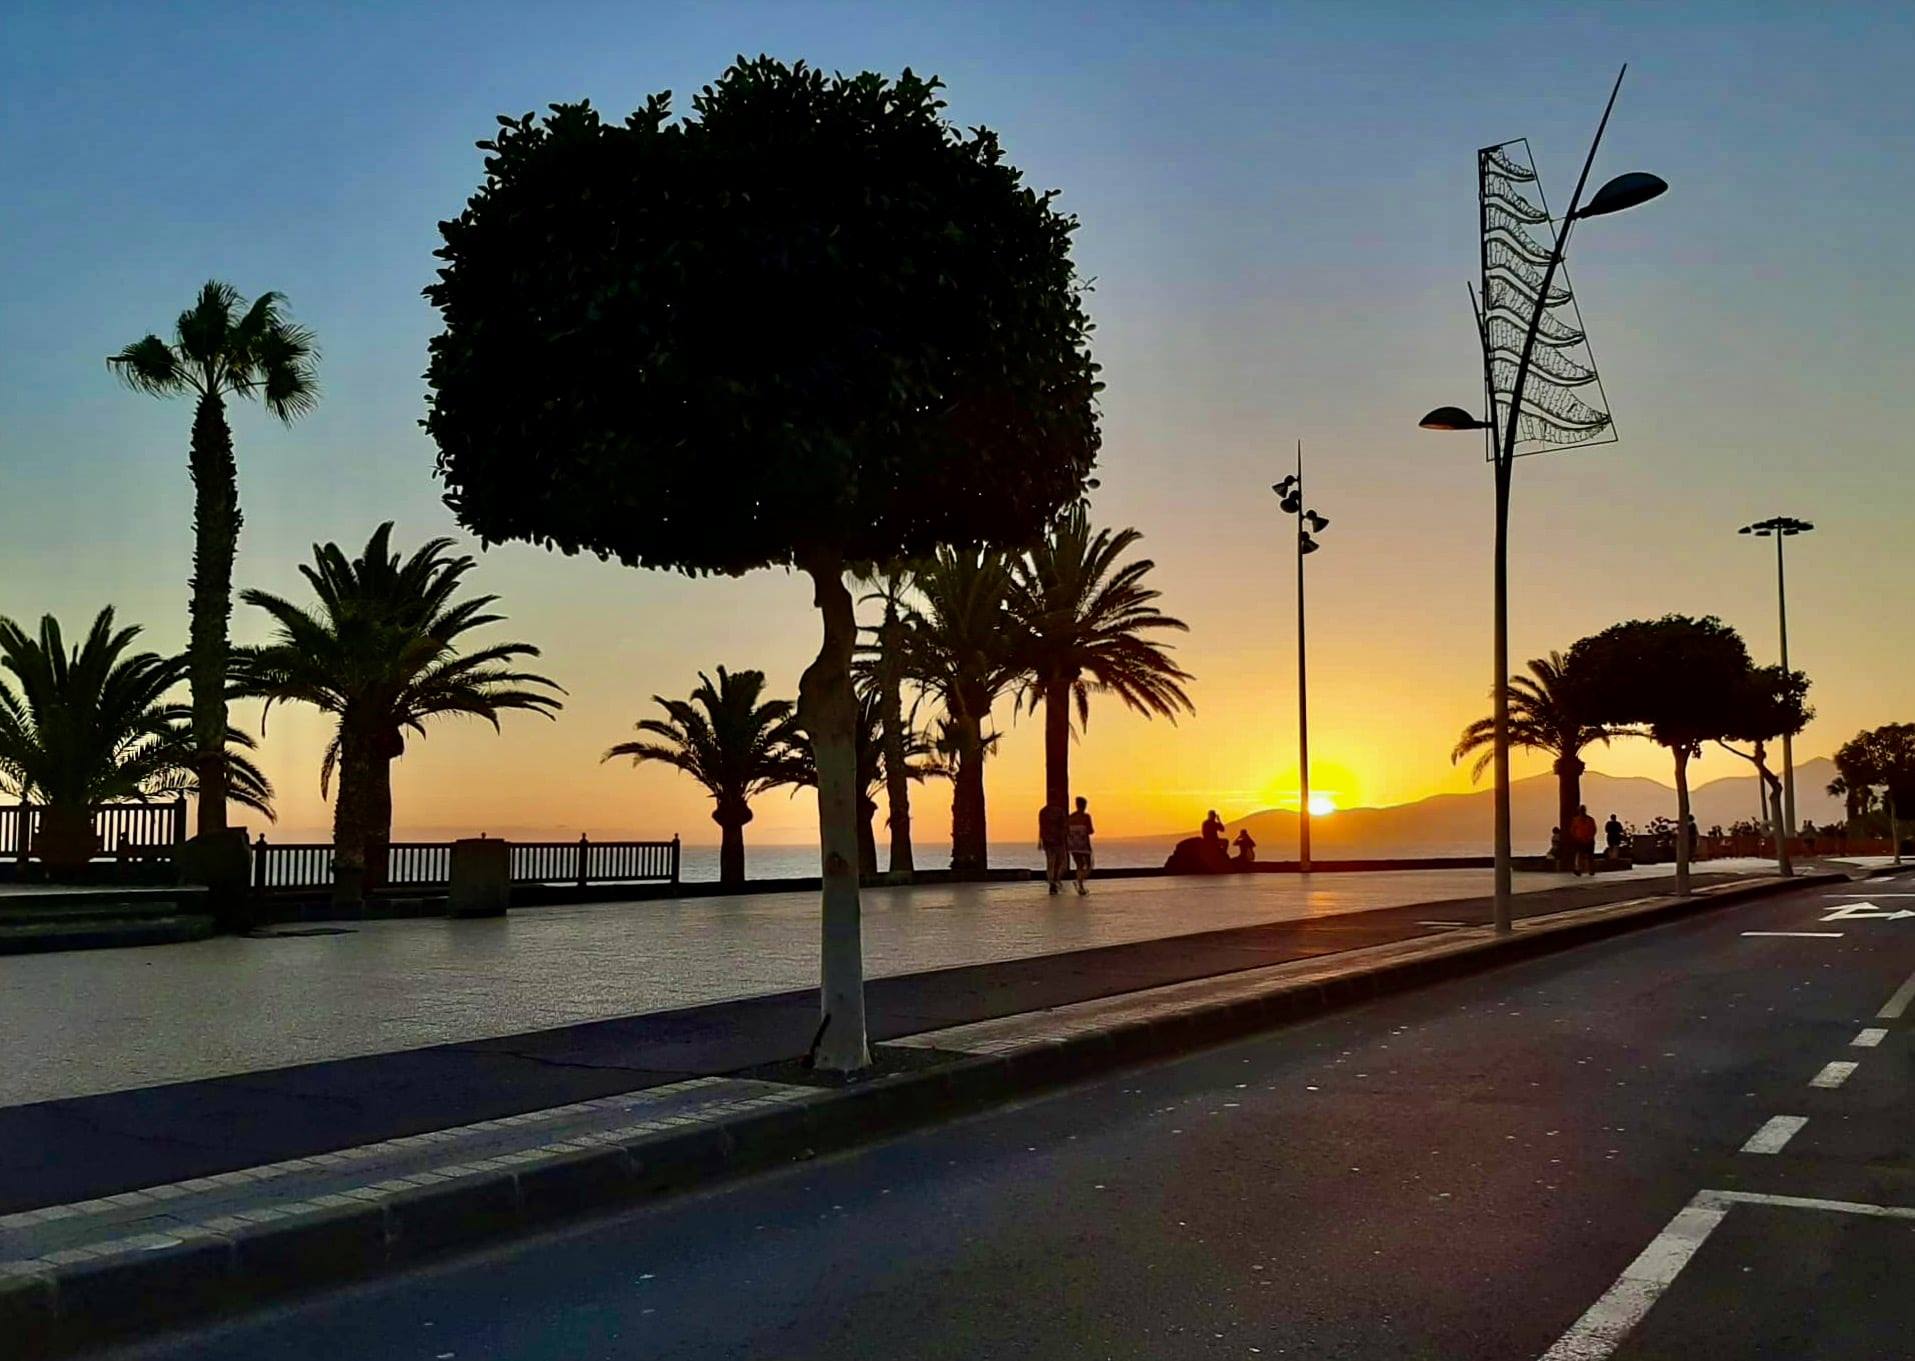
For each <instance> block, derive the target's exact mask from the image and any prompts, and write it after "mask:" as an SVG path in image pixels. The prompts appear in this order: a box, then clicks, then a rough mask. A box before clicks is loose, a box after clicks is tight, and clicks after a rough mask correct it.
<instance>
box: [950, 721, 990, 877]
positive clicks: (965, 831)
mask: <svg viewBox="0 0 1915 1361" xmlns="http://www.w3.org/2000/svg"><path fill="white" fill-rule="evenodd" d="M956 720H957V730H958V753H957V771H956V773H955V775H954V777H953V779H952V781H951V872H952V873H953V874H957V875H980V874H983V873H984V872H985V871H986V870H988V869H989V868H990V851H989V849H988V845H987V842H986V839H985V830H984V827H985V812H984V734H983V725H982V724H981V723H980V722H979V721H978V720H977V719H975V718H972V717H970V716H969V715H966V714H959V715H956Z"/></svg>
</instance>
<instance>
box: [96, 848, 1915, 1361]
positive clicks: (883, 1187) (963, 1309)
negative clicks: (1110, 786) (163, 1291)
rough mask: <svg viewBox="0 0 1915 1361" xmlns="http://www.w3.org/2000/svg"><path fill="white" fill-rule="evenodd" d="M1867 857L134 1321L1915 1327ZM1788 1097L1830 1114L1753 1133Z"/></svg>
mask: <svg viewBox="0 0 1915 1361" xmlns="http://www.w3.org/2000/svg"><path fill="white" fill-rule="evenodd" d="M1852 887H1853V888H1854V889H1856V890H1857V891H1858V892H1859V891H1862V890H1872V891H1873V892H1872V893H1871V895H1870V896H1871V899H1872V900H1873V901H1877V902H1879V903H1881V905H1882V906H1883V907H1885V908H1887V907H1898V906H1908V907H1915V897H1904V898H1900V899H1895V898H1890V897H1888V896H1886V895H1889V894H1895V893H1900V894H1915V876H1911V877H1910V878H1905V879H1903V880H1901V881H1890V882H1881V881H1878V882H1876V883H1874V884H1869V885H1860V884H1858V885H1854V886H1852ZM1831 893H1832V890H1830V889H1828V888H1820V889H1815V890H1809V891H1805V892H1802V893H1797V894H1791V895H1788V896H1786V897H1780V898H1776V899H1771V900H1768V901H1765V902H1760V903H1753V904H1749V905H1746V906H1743V907H1739V908H1732V909H1727V910H1724V911H1720V912H1715V913H1709V914H1705V915H1703V916H1701V917H1697V918H1693V919H1690V920H1688V921H1686V922H1682V923H1677V924H1672V925H1669V926H1664V927H1658V928H1654V929H1651V930H1646V931H1642V932H1637V933H1635V934H1632V935H1628V936H1624V937H1621V938H1618V939H1615V940H1612V941H1608V942H1604V943H1600V944H1596V945H1591V946H1588V947H1585V948H1582V949H1580V950H1576V951H1571V952H1569V953H1566V954H1563V955H1557V956H1551V957H1548V958H1545V959H1540V960H1535V961H1531V962H1528V963H1524V964H1519V965H1513V966H1510V967H1507V968H1503V969H1500V970H1497V971H1494V972H1491V973H1488V974H1483V975H1479V976H1477V977H1474V978H1469V979H1463V980H1459V981H1456V982H1452V983H1447V984H1443V985H1440V986H1436V987H1432V988H1429V989H1425V990H1422V991H1419V992H1415V993H1411V994H1407V995H1402V996H1398V997H1394V998H1389V999H1385V1000H1383V1001H1380V1002H1377V1003H1375V1004H1372V1005H1370V1006H1368V1007H1364V1008H1361V1009H1358V1010H1355V1011H1350V1012H1344V1013H1341V1014H1337V1015H1333V1016H1329V1017H1325V1018H1322V1019H1320V1020H1317V1021H1314V1022H1310V1023H1307V1024H1301V1025H1296V1026H1291V1027H1288V1028H1285V1029H1282V1030H1278V1031H1273V1032H1271V1033H1269V1034H1267V1035H1263V1036H1259V1037H1256V1038H1254V1039H1251V1040H1248V1041H1243V1042H1239V1043H1236V1044H1232V1045H1229V1046H1227V1047H1223V1048H1218V1049H1213V1050H1209V1051H1206V1052H1203V1053H1201V1054H1197V1055H1194V1056H1191V1057H1188V1058H1184V1059H1180V1060H1175V1061H1171V1062H1166V1063H1162V1064H1159V1065H1155V1066H1152V1067H1149V1068H1140V1069H1136V1070H1133V1071H1131V1072H1129V1073H1125V1074H1122V1075H1119V1076H1116V1077H1113V1078H1110V1079H1108V1080H1103V1081H1098V1082H1094V1083H1088V1084H1084V1085H1081V1086H1078V1087H1075V1088H1071V1089H1068V1090H1066V1091H1063V1092H1060V1093H1057V1094H1055V1095H1052V1096H1048V1097H1046V1098H1043V1099H1039V1100H1034V1101H1029V1102H1025V1103H1021V1104H1019V1105H1015V1106H1010V1107H1003V1108H999V1109H996V1110H993V1111H990V1112H987V1113H984V1114H982V1115H979V1116H976V1117H972V1118H970V1119H966V1120H963V1121H959V1122H955V1123H952V1124H949V1125H946V1126H942V1127H939V1128H936V1129H932V1130H927V1131H922V1132H919V1133H916V1134H912V1135H909V1136H906V1137H903V1138H899V1139H896V1140H893V1141H890V1142H887V1143H884V1144H881V1145H877V1146H874V1147H871V1148H868V1149H865V1150H862V1151H859V1152H855V1153H851V1154H847V1155H844V1156H841V1157H837V1158H832V1159H828V1160H821V1161H817V1162H812V1163H803V1164H798V1165H795V1166H793V1167H790V1168H788V1169H785V1170H781V1171H778V1172H775V1173H771V1174H766V1175H763V1176H760V1177H756V1178H753V1179H751V1180H748V1181H744V1182H740V1183H736V1184H734V1185H731V1186H728V1187H724V1188H719V1189H717V1190H714V1191H711V1192H708V1193H704V1194H699V1195H694V1196H686V1197H683V1198H680V1199H677V1200H674V1201H670V1202H665V1203H662V1204H659V1205H655V1206H652V1207H649V1208H646V1209H642V1210H639V1211H636V1212H631V1213H626V1214H622V1215H619V1216H617V1217H615V1218H609V1219H607V1220H605V1221H602V1222H599V1223H596V1224H591V1225H587V1226H582V1227H578V1228H573V1229H569V1230H566V1231H564V1232H561V1233H557V1234H553V1235H550V1236H547V1237H543V1238H540V1239H535V1240H529V1241H526V1242H523V1243H521V1244H518V1245H515V1246H513V1247H510V1248H507V1249H502V1250H498V1251H494V1252H490V1253H487V1254H484V1255H475V1256H472V1257H469V1258H466V1259H461V1260H458V1261H455V1262H451V1263H448V1264H445V1265H442V1266H439V1267H436V1268H433V1269H430V1270H426V1271H420V1272H415V1273H412V1274H409V1275H405V1276H399V1277H394V1278H391V1279H389V1280H386V1281H382V1282H378V1283H373V1284H368V1285H365V1286H361V1287H356V1288H353V1289H351V1290H346V1291H341V1292H337V1293H334V1294H330V1295H327V1296H324V1297H319V1298H314V1299H311V1300H308V1301H304V1302H301V1303H298V1304H294V1305H291V1306H288V1307H284V1308H278V1309H274V1310H271V1311H268V1312H261V1313H258V1314H255V1315H252V1316H249V1317H245V1318H241V1319H238V1320H235V1321H232V1322H229V1323H226V1324H223V1325H220V1326H217V1327H215V1328H211V1329H205V1330H200V1331H197V1332H194V1333H192V1334H190V1335H182V1336H178V1337H174V1338H171V1339H167V1340H164V1341H161V1342H159V1343H156V1344H150V1345H149V1346H148V1347H146V1348H144V1349H142V1350H140V1351H138V1352H137V1353H123V1354H122V1355H138V1356H140V1357H142V1358H149V1359H150V1358H161V1357H164V1358H176V1357H177V1358H186V1357H191V1358H194V1361H226V1359H227V1358H231V1359H232V1361H240V1359H241V1358H244V1361H260V1358H314V1361H337V1358H340V1357H352V1358H355V1361H361V1359H363V1361H384V1359H385V1358H393V1359H395V1361H397V1359H399V1358H404V1359H405V1361H413V1359H414V1358H420V1359H422V1361H457V1359H459V1358H468V1359H470V1361H478V1359H479V1358H488V1359H491V1358H497V1359H498V1361H517V1359H520V1358H524V1359H527V1361H529V1359H531V1358H541V1359H543V1358H553V1361H559V1359H560V1358H563V1359H564V1361H589V1359H592V1358H639V1357H643V1358H658V1359H660V1361H663V1359H665V1358H690V1357H697V1358H716V1357H751V1358H774V1357H775V1358H794V1359H797V1358H819V1359H820V1361H822V1359H823V1358H832V1359H833V1361H859V1359H862V1358H871V1359H872V1361H876V1359H877V1358H884V1359H885V1361H897V1359H898V1358H953V1359H954V1361H955V1359H956V1358H964V1361H975V1358H992V1357H1007V1358H1008V1357H1018V1358H1022V1357H1047V1358H1050V1357H1055V1358H1079V1357H1082V1358H1153V1359H1155V1358H1167V1357H1175V1358H1182V1357H1246V1356H1259V1355H1260V1356H1267V1357H1309V1358H1351V1359H1352V1361H1356V1359H1357V1358H1361V1359H1362V1361H1377V1359H1380V1358H1438V1357H1440V1358H1457V1359H1465V1358H1467V1359H1468V1361H1476V1359H1477V1358H1532V1357H1538V1356H1541V1355H1543V1354H1545V1353H1547V1352H1549V1351H1550V1349H1551V1348H1556V1349H1557V1351H1556V1353H1555V1356H1556V1357H1575V1358H1578V1361H1588V1358H1597V1357H1604V1356H1609V1355H1615V1356H1617V1357H1619V1358H1625V1359H1626V1361H1649V1359H1650V1358H1657V1359H1658V1361H1675V1359H1677V1358H1680V1361H1697V1358H1702V1357H1708V1358H1711V1359H1712V1361H1713V1359H1714V1358H1731V1357H1751V1358H1753V1357H1761V1358H1767V1357H1788V1358H1791V1361H1808V1359H1810V1358H1827V1359H1828V1361H1862V1358H1868V1361H1884V1359H1889V1358H1907V1357H1915V1291H1911V1290H1910V1289H1909V1288H1908V1284H1907V1283H1908V1264H1909V1263H1910V1262H1911V1261H1915V1218H1911V1217H1900V1218H1898V1217H1895V1216H1894V1215H1893V1214H1892V1213H1882V1212H1881V1210H1882V1209H1883V1208H1884V1207H1886V1208H1887V1209H1888V1210H1890V1211H1892V1210H1893V1209H1894V1208H1896V1207H1909V1206H1915V1120H1911V1118H1910V1114H1911V1102H1910V1098H1911V1095H1915V1080H1912V1072H1911V1070H1912V1067H1915V1035H1911V1031H1915V1001H1907V1000H1906V998H1905V1005H1906V1009H1907V1014H1905V1015H1902V1016H1899V1017H1892V1016H1879V1015H1878V1013H1880V1012H1881V1011H1883V1010H1893V1007H1892V999H1893V998H1894V997H1895V996H1897V995H1905V994H1906V993H1908V992H1911V991H1915V986H1911V987H1910V988H1906V989H1905V988H1903V987H1902V985H1903V984H1904V982H1905V981H1906V980H1909V979H1910V978H1911V971H1915V918H1910V919H1903V920H1890V919H1886V918H1882V917H1863V916H1851V917H1849V918H1848V919H1846V920H1838V921H1835V922H1832V923H1825V922H1824V921H1823V918H1824V917H1825V916H1826V915H1827V914H1828V912H1829V911H1830V910H1831V909H1834V908H1837V907H1839V906H1841V905H1843V904H1844V903H1854V902H1857V901H1860V898H1859V897H1853V896H1851V897H1834V896H1827V895H1830V894H1831ZM1749 931H1784V932H1787V931H1795V932H1811V931H1821V932H1840V933H1841V934H1839V935H1818V936H1786V935H1784V936H1767V935H1757V936H1752V935H1744V934H1743V933H1744V932H1749ZM1864 1029H1879V1030H1882V1031H1884V1032H1885V1033H1884V1034H1883V1035H1882V1036H1880V1038H1879V1042H1878V1043H1876V1044H1875V1045H1873V1046H1872V1047H1865V1046H1862V1045H1857V1044H1856V1043H1855V1042H1854V1041H1855V1040H1856V1039H1857V1038H1858V1036H1859V1034H1860V1032H1862V1031H1863V1030H1864ZM1832 1062H1854V1063H1856V1064H1857V1067H1856V1068H1855V1069H1854V1070H1853V1071H1852V1072H1851V1073H1850V1074H1849V1075H1848V1076H1847V1077H1846V1079H1845V1080H1842V1081H1841V1083H1840V1085H1839V1086H1819V1087H1818V1086H1814V1085H1811V1084H1812V1081H1813V1080H1816V1079H1818V1077H1819V1078H1820V1079H1821V1080H1823V1081H1824V1082H1826V1081H1828V1080H1829V1077H1828V1072H1827V1065H1829V1064H1830V1063H1832ZM1778 1116H1794V1117H1804V1118H1806V1123H1804V1124H1802V1125H1800V1126H1799V1127H1796V1128H1795V1132H1794V1133H1793V1134H1792V1135H1791V1136H1790V1137H1789V1139H1788V1141H1787V1142H1786V1144H1784V1145H1783V1146H1782V1147H1781V1150H1780V1151H1779V1152H1776V1153H1768V1154H1764V1153H1750V1152H1742V1151H1740V1150H1741V1149H1742V1147H1743V1145H1744V1144H1745V1142H1747V1141H1748V1140H1750V1138H1751V1136H1752V1135H1755V1134H1756V1132H1757V1131H1758V1130H1760V1129H1763V1128H1764V1127H1765V1126H1770V1128H1771V1130H1772V1131H1773V1130H1774V1129H1775V1128H1776V1127H1775V1126H1773V1125H1771V1124H1770V1122H1771V1121H1772V1120H1773V1119H1774V1118H1775V1117H1778ZM1705 1193H1706V1194H1705ZM1724 1193H1730V1194H1732V1195H1737V1196H1744V1197H1749V1196H1755V1197H1760V1196H1765V1195H1766V1196H1770V1197H1773V1198H1774V1199H1771V1200H1767V1201H1762V1200H1741V1201H1735V1202H1733V1203H1730V1202H1727V1201H1720V1202H1719V1201H1713V1200H1709V1199H1707V1197H1708V1196H1721V1195H1723V1194H1724ZM1699 1195H1704V1199H1703V1200H1702V1201H1700V1202H1699V1201H1698V1196H1699ZM1869 1207H1876V1208H1875V1209H1874V1210H1871V1209H1870V1208H1869ZM1698 1225H1706V1228H1700V1229H1699V1228H1698ZM1632 1264H1633V1265H1632ZM1625 1273H1627V1274H1625ZM1619 1278H1622V1279H1620V1280H1619ZM1645 1282H1646V1284H1645ZM1658 1292H1661V1293H1660V1298H1659V1299H1657V1298H1655V1296H1656V1295H1657V1294H1658ZM1651 1300H1653V1301H1654V1302H1653V1304H1652V1303H1650V1301H1651ZM1592 1306H1595V1308H1594V1310H1593V1312H1591V1313H1590V1317H1585V1315H1586V1311H1592ZM1644 1307H1646V1314H1644V1312H1643V1310H1644ZM1638 1315H1640V1316H1641V1317H1640V1318H1639V1319H1638V1318H1637V1316H1638ZM1619 1319H1620V1320H1622V1324H1623V1326H1622V1328H1620V1329H1618V1327H1617V1326H1616V1325H1617V1321H1618V1320H1619ZM1579 1320H1580V1321H1581V1322H1579ZM1579 1329H1580V1330H1581V1331H1578V1330H1579ZM1619 1331H1620V1332H1621V1333H1622V1336H1621V1338H1620V1345H1619V1347H1618V1346H1617V1336H1616V1334H1617V1333H1618V1332H1619ZM1565 1334H1568V1335H1569V1336H1568V1337H1567V1339H1566V1340H1561V1341H1559V1340H1560V1339H1565ZM1565 1349H1567V1350H1565Z"/></svg>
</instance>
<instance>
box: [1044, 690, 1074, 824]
mask: <svg viewBox="0 0 1915 1361" xmlns="http://www.w3.org/2000/svg"><path fill="white" fill-rule="evenodd" d="M1044 802H1046V803H1048V804H1050V805H1051V806H1052V807H1053V808H1062V809H1064V810H1065V811H1067V812H1068V811H1069V809H1070V806H1071V683H1070V680H1069V679H1068V678H1066V677H1062V676H1052V677H1051V678H1050V679H1048V680H1046V681H1045V682H1044Z"/></svg>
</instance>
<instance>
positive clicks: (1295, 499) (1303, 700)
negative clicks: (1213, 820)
mask: <svg viewBox="0 0 1915 1361" xmlns="http://www.w3.org/2000/svg"><path fill="white" fill-rule="evenodd" d="M1270 490H1271V491H1273V492H1275V493H1276V494H1277V495H1278V497H1279V498H1281V500H1280V502H1279V504H1280V505H1281V506H1282V508H1283V510H1284V512H1285V513H1286V514H1289V515H1294V516H1296V517H1297V766H1298V769H1299V770H1300V771H1301V772H1302V775H1301V777H1300V778H1301V783H1302V786H1303V788H1302V791H1301V795H1300V797H1299V800H1298V803H1297V869H1298V871H1299V872H1301V873H1303V874H1308V873H1309V872H1310V671H1309V667H1308V665H1307V663H1306V661H1305V655H1304V630H1303V559H1304V557H1305V556H1306V555H1307V554H1310V553H1314V552H1316V551H1317V548H1318V547H1319V545H1318V543H1317V541H1316V540H1315V539H1314V538H1312V537H1311V535H1313V534H1319V533H1321V532H1322V531H1323V530H1325V529H1327V528H1328V527H1329V524H1330V522H1329V521H1328V520H1326V519H1325V518H1324V517H1323V516H1321V515H1319V514H1317V513H1316V512H1315V511H1314V510H1305V509H1304V508H1303V441H1302V440H1298V441H1297V471H1296V472H1295V474H1293V475H1292V476H1290V477H1286V478H1284V479H1283V481H1281V482H1278V483H1275V484H1274V485H1272V487H1271V488H1270Z"/></svg>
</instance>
